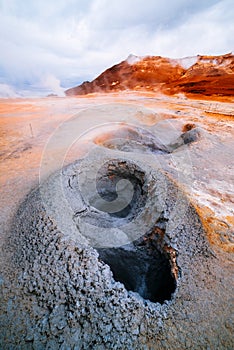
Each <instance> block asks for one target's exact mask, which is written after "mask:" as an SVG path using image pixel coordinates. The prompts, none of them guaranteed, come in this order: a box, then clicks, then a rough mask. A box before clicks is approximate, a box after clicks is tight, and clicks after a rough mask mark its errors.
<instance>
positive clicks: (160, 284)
mask: <svg viewBox="0 0 234 350" xmlns="http://www.w3.org/2000/svg"><path fill="white" fill-rule="evenodd" d="M98 252H99V256H100V258H101V259H102V260H103V261H104V262H105V263H106V264H108V265H109V266H110V268H111V270H112V272H113V276H114V279H115V280H116V281H119V282H121V283H123V284H124V286H125V288H126V289H127V290H128V291H133V292H137V293H139V294H140V295H141V296H142V297H143V298H144V299H149V300H150V301H152V302H159V303H161V304H162V303H163V302H164V301H165V300H170V299H171V297H172V294H173V293H174V291H175V289H176V280H175V278H174V276H173V275H172V272H171V266H170V262H169V259H168V257H167V256H166V255H165V254H163V253H161V252H160V251H159V250H157V249H155V248H154V251H153V252H149V251H148V249H147V247H146V246H139V245H136V244H131V245H127V246H124V247H120V248H110V249H106V248H101V249H98Z"/></svg>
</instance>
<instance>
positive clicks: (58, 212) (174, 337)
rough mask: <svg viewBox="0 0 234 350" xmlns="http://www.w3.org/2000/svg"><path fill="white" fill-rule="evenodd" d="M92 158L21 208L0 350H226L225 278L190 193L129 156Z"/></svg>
mask: <svg viewBox="0 0 234 350" xmlns="http://www.w3.org/2000/svg"><path fill="white" fill-rule="evenodd" d="M106 152H108V151H106ZM104 153H105V152H104ZM98 157H99V153H98V152H97V153H96V154H94V155H93V156H92V157H91V159H89V158H86V159H85V160H79V161H77V162H75V163H73V164H71V165H69V166H68V167H66V168H64V169H63V170H62V172H58V173H56V174H53V175H52V176H51V177H50V178H49V179H48V180H47V181H46V182H45V183H43V184H42V185H41V186H40V188H38V189H35V190H34V191H33V192H32V193H30V194H29V196H28V197H27V198H26V200H25V202H24V203H23V204H22V205H21V207H20V208H19V211H18V213H17V216H16V218H15V220H14V224H13V227H12V234H11V238H10V240H9V241H8V242H7V245H8V250H9V254H8V255H9V261H10V263H9V265H10V267H9V270H8V271H6V276H5V280H4V281H3V289H2V291H3V293H2V298H3V299H2V300H3V303H2V305H5V309H4V312H3V313H2V318H1V323H2V333H1V342H2V344H3V345H2V348H3V349H66V350H68V349H77V350H78V349H103V350H104V349H105V350H106V349H137V350H138V349H231V345H232V344H231V339H232V338H231V329H230V322H231V321H230V319H229V321H228V319H227V320H226V314H227V311H226V310H227V307H228V305H227V303H228V298H227V297H225V295H226V296H227V295H231V293H230V290H229V289H228V288H230V287H228V285H229V284H228V278H229V277H228V275H227V274H225V271H224V270H225V267H222V268H221V267H220V266H219V264H218V258H215V257H214V255H213V253H212V251H211V249H210V247H209V244H208V243H207V241H206V237H205V232H204V230H203V227H202V224H201V222H200V220H199V217H198V215H197V213H196V211H195V209H194V207H193V206H192V204H191V203H190V202H189V201H188V199H187V198H186V195H185V194H184V193H183V191H182V190H181V189H180V188H179V187H178V186H177V184H176V183H175V182H174V181H172V179H171V178H170V176H169V175H168V174H167V173H166V172H163V171H162V170H161V169H160V168H157V167H152V166H150V165H149V164H148V163H147V162H143V161H142V159H140V160H139V159H137V157H135V158H134V157H133V156H132V155H131V153H129V154H128V155H127V156H126V155H125V157H124V158H123V157H122V153H121V152H120V151H115V153H114V154H112V157H110V156H109V154H108V153H106V154H105V155H104V158H102V163H100V159H99V158H98ZM102 157H103V156H102ZM95 164H99V165H100V167H99V170H98V172H96V170H95V169H96V168H95ZM94 173H95V181H96V183H95V185H96V189H97V191H96V192H97V193H95V192H94V189H93V187H92V186H93V174H94ZM123 179H124V180H125V182H124V183H122V185H121V186H122V188H121V186H120V187H119V194H121V191H122V193H124V194H126V193H127V195H126V197H124V196H123V197H122V198H120V197H121V196H120V197H119V202H118V201H116V200H117V199H118V198H117V194H116V188H117V184H118V183H119V182H120V181H121V180H123ZM128 196H130V197H131V198H132V199H131V200H128V199H129V198H128ZM120 199H121V200H122V202H121V200H120ZM124 201H125V202H126V203H127V205H125V204H124V203H125V202H124ZM106 202H107V203H109V204H110V206H111V203H112V202H115V203H117V208H119V210H117V209H116V208H114V207H113V208H112V209H113V210H112V209H111V210H109V212H108V210H107V208H108V206H107V207H105V203H106ZM110 206H109V208H111V207H110ZM220 276H222V278H223V280H222V281H221V280H220ZM225 276H227V277H225ZM225 279H226V280H225ZM224 320H226V321H225V322H224ZM228 322H229V323H228ZM4 325H7V326H5V327H4Z"/></svg>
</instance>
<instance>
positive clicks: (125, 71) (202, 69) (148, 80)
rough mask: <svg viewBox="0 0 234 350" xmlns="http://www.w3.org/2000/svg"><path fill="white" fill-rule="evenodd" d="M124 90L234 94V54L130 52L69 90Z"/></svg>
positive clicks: (71, 92) (78, 92) (75, 92)
mask: <svg viewBox="0 0 234 350" xmlns="http://www.w3.org/2000/svg"><path fill="white" fill-rule="evenodd" d="M123 90H135V91H139V90H140V91H141V90H144V91H145V90H146V91H161V92H163V93H165V94H170V95H171V94H177V93H185V94H186V95H187V94H189V95H191V94H195V95H199V94H200V95H206V96H211V95H219V96H234V55H233V54H232V53H228V54H226V55H221V56H200V55H198V56H195V57H186V58H182V59H170V58H164V57H161V56H146V57H138V56H134V55H130V56H129V57H128V58H127V59H126V60H125V61H122V62H121V63H119V64H116V65H114V66H113V67H111V68H109V69H107V70H105V71H104V72H103V73H102V74H101V75H99V76H98V77H97V78H96V79H94V80H93V81H91V82H89V81H85V82H84V83H82V84H81V85H79V86H76V87H74V88H71V89H68V90H66V91H65V93H66V95H68V96H76V95H85V94H90V93H97V92H116V91H123Z"/></svg>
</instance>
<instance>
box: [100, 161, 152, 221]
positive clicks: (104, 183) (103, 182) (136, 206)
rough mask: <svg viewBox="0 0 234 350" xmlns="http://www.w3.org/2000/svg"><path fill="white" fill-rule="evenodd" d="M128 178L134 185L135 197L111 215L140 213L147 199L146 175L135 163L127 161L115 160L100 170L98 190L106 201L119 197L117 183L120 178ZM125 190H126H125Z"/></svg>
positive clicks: (120, 216) (131, 215)
mask: <svg viewBox="0 0 234 350" xmlns="http://www.w3.org/2000/svg"><path fill="white" fill-rule="evenodd" d="M123 179H126V180H128V181H129V182H131V184H132V186H133V197H132V199H131V201H130V203H127V205H126V206H125V207H124V209H122V210H120V211H117V212H114V213H109V215H110V216H111V217H116V218H127V217H128V218H130V217H134V216H135V215H137V214H138V213H139V211H140V210H141V208H143V207H144V204H145V201H146V192H145V191H144V183H145V176H144V173H143V172H142V171H140V170H139V169H137V167H136V166H135V165H134V164H131V163H129V164H127V163H126V162H118V161H117V162H114V161H112V164H111V165H110V164H106V166H104V167H102V169H101V170H100V171H99V176H98V178H97V191H98V194H99V195H100V197H101V198H103V199H104V200H105V201H106V202H111V201H114V200H115V199H116V198H117V193H116V185H117V183H118V182H119V181H120V180H123ZM123 191H124V190H123Z"/></svg>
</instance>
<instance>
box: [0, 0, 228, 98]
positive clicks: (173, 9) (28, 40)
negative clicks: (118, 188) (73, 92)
mask: <svg viewBox="0 0 234 350" xmlns="http://www.w3.org/2000/svg"><path fill="white" fill-rule="evenodd" d="M233 23H234V6H233V0H201V1H199V0H170V1H169V0H55V1H53V0H22V1H20V0H0V48H1V49H0V50H1V51H0V52H1V53H0V85H1V86H0V94H1V88H2V89H4V88H7V89H9V91H10V90H11V89H15V88H17V89H20V88H21V87H23V86H25V83H28V85H29V86H31V87H32V88H33V87H35V88H36V87H38V86H41V87H42V86H45V87H49V86H50V85H51V86H53V87H54V90H55V89H56V88H57V89H58V90H59V84H60V82H61V84H62V86H65V87H68V86H71V85H74V84H77V83H80V82H82V81H83V80H90V79H93V78H94V77H96V76H97V75H99V73H101V72H102V71H103V70H104V69H106V68H108V67H110V66H112V65H113V64H115V63H118V62H120V61H122V60H123V59H125V58H126V57H127V56H128V55H129V54H130V53H133V54H135V55H140V56H144V55H161V56H167V57H173V58H176V57H185V56H193V55H197V54H212V55H216V54H217V55H218V54H224V53H227V52H230V51H233V47H234V39H233V38H234V26H233ZM6 84H7V85H6ZM9 93H10V92H9Z"/></svg>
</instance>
